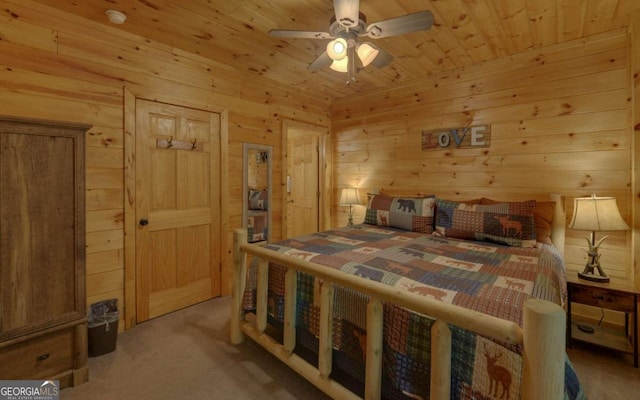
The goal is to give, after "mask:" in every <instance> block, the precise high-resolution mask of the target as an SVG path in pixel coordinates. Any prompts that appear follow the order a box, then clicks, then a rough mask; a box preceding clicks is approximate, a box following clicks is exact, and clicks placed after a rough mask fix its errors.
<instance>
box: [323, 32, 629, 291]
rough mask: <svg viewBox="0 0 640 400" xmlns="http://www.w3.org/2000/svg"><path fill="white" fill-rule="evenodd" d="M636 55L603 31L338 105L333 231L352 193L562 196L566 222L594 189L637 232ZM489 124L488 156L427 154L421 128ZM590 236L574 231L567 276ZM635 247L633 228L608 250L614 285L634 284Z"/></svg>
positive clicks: (623, 40) (579, 262)
mask: <svg viewBox="0 0 640 400" xmlns="http://www.w3.org/2000/svg"><path fill="white" fill-rule="evenodd" d="M636 51H637V50H636ZM629 58H630V37H629V36H628V34H627V32H626V31H615V32H608V33H606V34H600V35H597V36H591V37H589V38H587V39H586V40H580V41H573V42H568V43H564V44H560V45H554V46H549V47H545V48H543V49H541V50H533V51H528V52H526V53H523V54H519V55H516V56H513V57H508V58H503V59H500V60H497V61H493V62H486V63H484V64H479V65H476V66H473V67H471V68H467V69H461V70H452V71H449V72H447V73H443V74H437V75H434V76H433V77H431V78H430V79H426V80H424V81H421V82H418V83H416V84H412V85H410V86H405V87H398V88H394V89H390V90H381V91H378V92H376V93H369V94H367V95H366V96H354V97H350V98H341V99H339V100H337V101H335V102H334V104H333V106H332V116H331V119H332V127H333V133H334V144H335V154H334V160H335V164H334V171H335V179H334V182H335V191H334V194H333V196H334V207H335V208H334V209H336V210H338V212H336V213H334V215H335V216H336V217H334V223H335V224H338V225H344V224H345V223H346V215H345V208H344V207H343V208H341V207H339V206H338V198H337V196H338V194H337V193H338V191H339V189H340V188H342V187H346V186H356V187H358V188H360V189H361V193H362V194H364V193H366V191H369V190H373V189H388V190H392V191H393V192H394V193H404V194H417V193H435V194H437V195H438V196H441V197H444V198H449V199H453V200H465V199H471V198H478V197H491V198H494V199H505V200H524V199H528V198H534V199H538V200H541V199H545V198H546V196H547V194H549V193H559V194H562V195H565V196H567V197H568V201H567V207H566V209H567V213H568V216H567V219H570V218H571V212H572V208H573V198H574V197H580V196H589V195H591V193H596V194H597V195H598V196H615V197H616V199H617V202H618V206H619V208H620V211H621V213H622V216H623V218H624V219H625V221H627V223H628V224H629V225H632V215H631V213H632V195H631V180H632V169H631V160H632V154H633V144H632V129H631V126H632V124H631V98H632V97H631V73H630V60H629ZM484 124H490V125H491V131H492V133H491V145H490V147H488V148H479V149H446V150H430V151H422V150H421V144H420V139H421V131H422V130H433V129H440V128H450V127H461V126H469V125H484ZM365 198H366V196H365ZM364 209H365V207H364V206H360V207H358V210H357V213H356V220H358V219H359V220H362V218H363V216H364ZM567 222H569V221H567ZM585 234H586V232H579V231H572V230H567V237H566V248H565V256H566V262H567V268H568V270H569V273H572V274H573V273H575V271H576V270H582V269H583V268H584V265H585V263H586V253H585V252H584V251H583V249H584V248H585V247H586V241H585V239H584V236H585ZM630 244H631V232H630V231H629V232H611V233H610V237H609V239H607V240H606V241H605V243H604V245H603V248H602V249H601V253H602V258H601V262H602V265H603V268H604V269H605V270H606V272H607V273H608V274H609V275H610V276H612V280H613V281H620V282H633V281H634V270H633V267H632V255H631V253H630V250H629V249H630Z"/></svg>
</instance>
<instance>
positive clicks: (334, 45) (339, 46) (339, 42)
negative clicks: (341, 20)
mask: <svg viewBox="0 0 640 400" xmlns="http://www.w3.org/2000/svg"><path fill="white" fill-rule="evenodd" d="M327 54H328V55H329V58H331V59H332V60H334V61H339V60H342V59H343V58H345V57H346V56H347V41H346V40H344V39H343V38H337V39H334V40H332V41H330V42H329V43H328V44H327Z"/></svg>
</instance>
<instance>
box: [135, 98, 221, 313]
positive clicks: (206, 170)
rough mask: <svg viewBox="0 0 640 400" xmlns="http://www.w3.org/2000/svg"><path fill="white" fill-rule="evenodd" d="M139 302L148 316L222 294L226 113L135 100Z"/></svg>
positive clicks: (139, 308) (140, 308) (138, 309)
mask: <svg viewBox="0 0 640 400" xmlns="http://www.w3.org/2000/svg"><path fill="white" fill-rule="evenodd" d="M136 220H137V221H138V225H137V229H136V292H137V298H136V304H137V310H136V311H137V320H138V322H141V321H145V320H147V319H149V318H154V317H157V316H159V315H162V314H166V313H168V312H171V311H175V310H178V309H180V308H184V307H187V306H190V305H192V304H195V303H198V302H201V301H204V300H208V299H211V298H212V297H215V296H219V295H220V266H221V263H220V258H221V256H220V241H221V237H220V236H221V221H220V115H219V114H216V113H210V112H206V111H201V110H194V109H189V108H184V107H178V106H173V105H168V104H162V103H156V102H150V101H146V100H139V99H138V100H136Z"/></svg>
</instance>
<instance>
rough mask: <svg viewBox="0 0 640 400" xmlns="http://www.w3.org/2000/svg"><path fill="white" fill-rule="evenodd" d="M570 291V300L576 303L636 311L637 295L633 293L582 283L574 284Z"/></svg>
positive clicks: (629, 311)
mask: <svg viewBox="0 0 640 400" xmlns="http://www.w3.org/2000/svg"><path fill="white" fill-rule="evenodd" d="M569 293H570V296H571V299H570V300H571V301H572V302H574V303H580V304H587V305H590V306H595V307H603V308H606V309H608V310H615V311H623V312H628V313H632V312H633V311H634V306H635V304H634V303H635V296H634V295H633V294H629V293H623V292H617V291H614V290H610V289H605V288H597V287H587V286H580V285H572V287H571V290H570V291H569Z"/></svg>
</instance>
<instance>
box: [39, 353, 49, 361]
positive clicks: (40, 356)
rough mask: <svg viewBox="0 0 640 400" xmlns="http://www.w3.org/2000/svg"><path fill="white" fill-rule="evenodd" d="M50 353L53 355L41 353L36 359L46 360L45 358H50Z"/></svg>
mask: <svg viewBox="0 0 640 400" xmlns="http://www.w3.org/2000/svg"><path fill="white" fill-rule="evenodd" d="M50 355H51V354H49V353H45V354H41V355H39V356H38V357H36V361H44V360H46V359H47V358H49V356H50Z"/></svg>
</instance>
